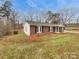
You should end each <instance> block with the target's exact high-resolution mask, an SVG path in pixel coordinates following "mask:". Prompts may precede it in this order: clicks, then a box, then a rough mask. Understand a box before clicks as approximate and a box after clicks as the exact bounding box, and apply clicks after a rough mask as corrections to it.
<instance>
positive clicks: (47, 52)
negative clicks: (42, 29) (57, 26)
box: [0, 33, 79, 59]
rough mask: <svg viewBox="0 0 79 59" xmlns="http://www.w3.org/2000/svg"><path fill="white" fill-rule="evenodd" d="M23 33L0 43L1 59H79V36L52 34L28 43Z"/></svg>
mask: <svg viewBox="0 0 79 59" xmlns="http://www.w3.org/2000/svg"><path fill="white" fill-rule="evenodd" d="M27 40H28V37H27V36H26V35H25V34H23V33H21V34H18V35H14V36H9V37H8V38H7V37H6V39H5V40H2V41H0V59H61V58H62V59H67V58H69V59H73V58H77V59H79V34H67V33H66V34H52V35H47V36H43V37H41V38H40V40H41V41H40V42H33V43H32V44H28V43H27Z"/></svg>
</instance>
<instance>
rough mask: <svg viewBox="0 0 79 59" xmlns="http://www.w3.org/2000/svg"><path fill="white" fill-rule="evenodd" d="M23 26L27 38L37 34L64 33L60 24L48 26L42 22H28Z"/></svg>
mask: <svg viewBox="0 0 79 59" xmlns="http://www.w3.org/2000/svg"><path fill="white" fill-rule="evenodd" d="M23 26H24V33H25V34H27V35H28V36H30V35H33V34H37V33H46V32H55V33H61V32H64V25H62V24H51V23H50V24H49V23H44V22H33V21H28V22H26V23H25V24H24V25H23Z"/></svg>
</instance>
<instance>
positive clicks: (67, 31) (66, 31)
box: [64, 30, 79, 33]
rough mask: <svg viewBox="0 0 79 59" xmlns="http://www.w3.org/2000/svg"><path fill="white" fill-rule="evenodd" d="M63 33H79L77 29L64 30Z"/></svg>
mask: <svg viewBox="0 0 79 59" xmlns="http://www.w3.org/2000/svg"><path fill="white" fill-rule="evenodd" d="M64 33H79V31H72V30H71V31H69V30H65V31H64Z"/></svg>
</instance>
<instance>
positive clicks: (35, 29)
mask: <svg viewBox="0 0 79 59" xmlns="http://www.w3.org/2000/svg"><path fill="white" fill-rule="evenodd" d="M30 28H31V30H30V34H36V33H46V32H55V33H60V32H64V27H62V26H30Z"/></svg>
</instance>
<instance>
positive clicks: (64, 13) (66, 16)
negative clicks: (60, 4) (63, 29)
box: [59, 8, 78, 24]
mask: <svg viewBox="0 0 79 59" xmlns="http://www.w3.org/2000/svg"><path fill="white" fill-rule="evenodd" d="M59 13H60V15H61V18H62V22H63V24H67V23H71V22H72V19H73V18H75V16H76V15H77V13H78V9H76V8H64V9H61V10H60V11H59Z"/></svg>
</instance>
